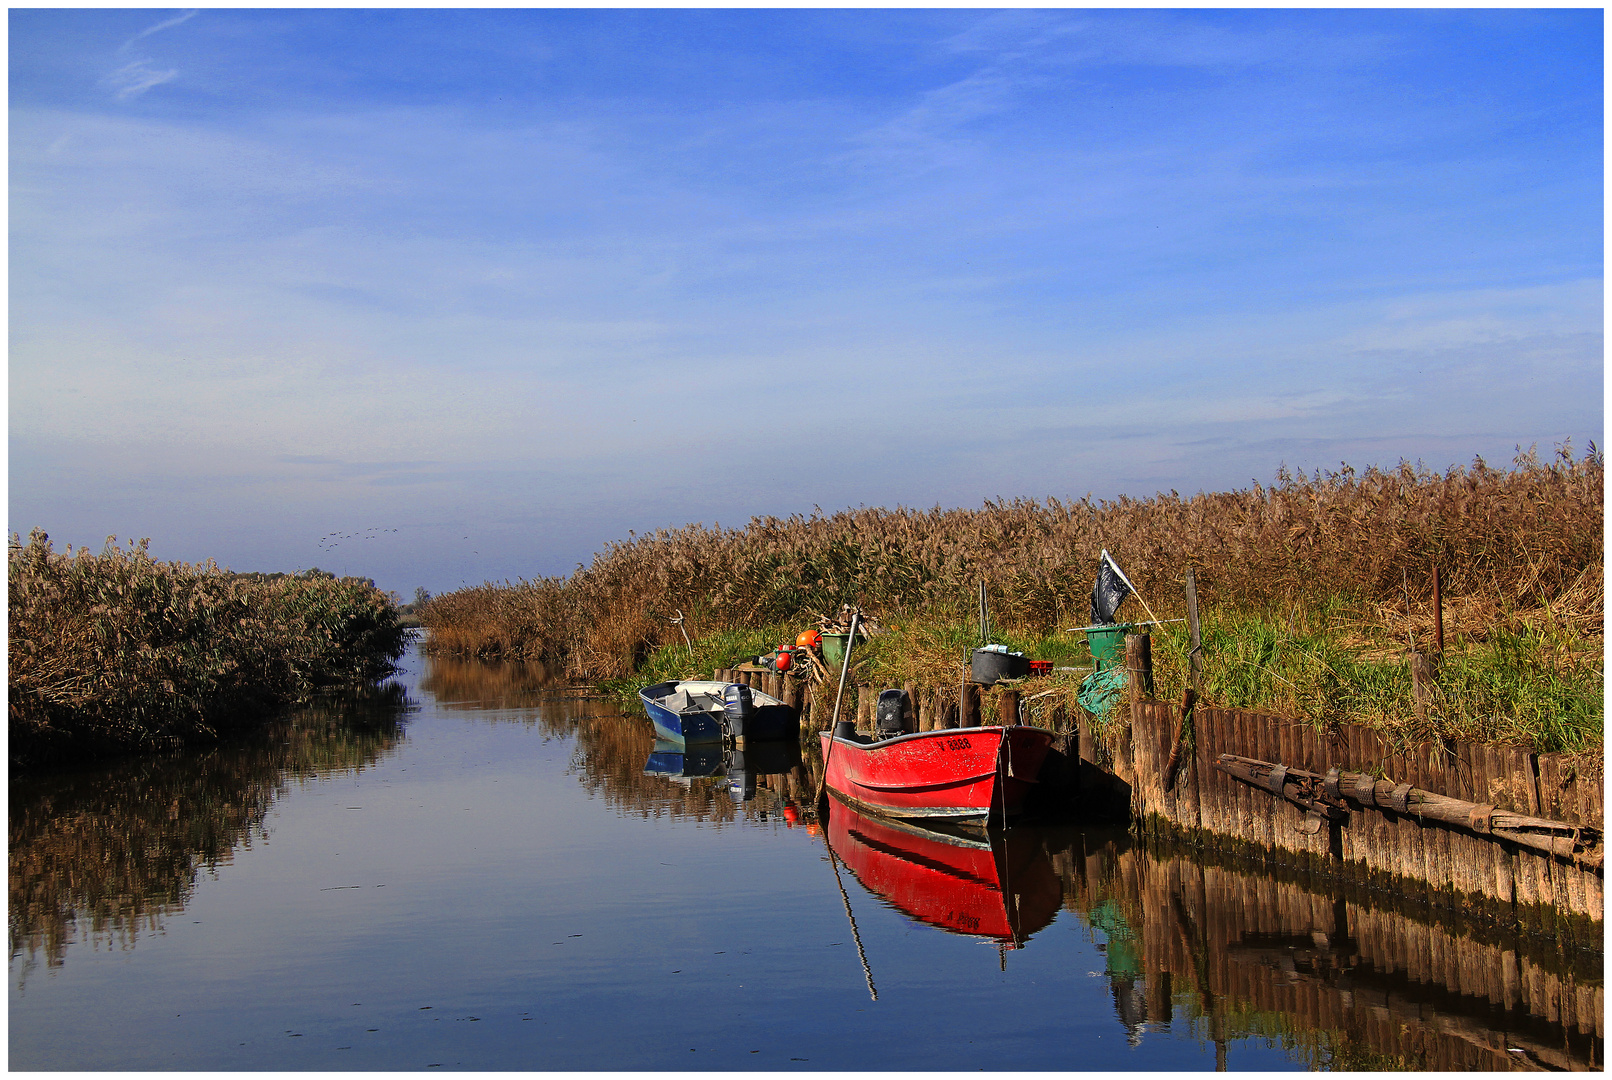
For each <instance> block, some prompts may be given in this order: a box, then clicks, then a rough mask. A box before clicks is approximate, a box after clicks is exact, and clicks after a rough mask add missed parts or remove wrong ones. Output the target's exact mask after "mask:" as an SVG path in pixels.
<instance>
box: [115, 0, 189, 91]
mask: <svg viewBox="0 0 1612 1080" xmlns="http://www.w3.org/2000/svg"><path fill="white" fill-rule="evenodd" d="M197 14H198V9H192V10H190V11H187V12H185V13H183V14H181V15H175V16H174V17H173V18H171V19H164V20H163V21H162V22H159V23H155V24H153V25H151V26H148V27H146V28H145V29H144V30H142V31H140V32H139V33H138V34H136V35H134V36H133V37H131V38H130V39H129V40H127V41H125V42H124V43H123V44H122V45H119V46H118V55H119V56H125V55H127V54H128V52H129V50H130V49H132V48H133V47H134V45H135V42H137V41H140V40H141V39H142V38H148V37H150V36H151V35H152V34H155V33H157V32H158V31H160V30H167V29H169V28H171V27H175V26H178V25H179V24H180V23H183V22H187V21H189V20H190V19H192V18H194V17H195V16H196V15H197ZM154 64H155V61H154V60H152V58H151V57H149V56H140V57H136V58H135V59H133V60H130V61H129V62H128V63H126V64H124V65H123V66H122V67H120V68H118V69H116V70H115V71H112V72H110V73H108V74H107V75H106V76H105V77H104V78H103V79H102V80H101V85H102V86H104V87H106V88H108V89H109V90H111V91H112V96H113V97H115V98H117V99H118V100H119V101H127V100H129V99H130V98H132V97H137V96H139V95H140V94H143V93H145V92H146V91H147V90H150V89H151V88H152V87H153V86H161V85H162V84H163V83H165V82H171V81H173V80H174V79H176V78H178V77H179V69H178V68H168V69H167V70H159V69H158V68H156V67H154V66H153V65H154Z"/></svg>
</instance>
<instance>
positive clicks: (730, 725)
mask: <svg viewBox="0 0 1612 1080" xmlns="http://www.w3.org/2000/svg"><path fill="white" fill-rule="evenodd" d="M638 698H639V700H641V701H642V702H643V703H644V711H645V712H647V713H648V714H649V720H650V723H652V724H654V725H655V737H656V738H657V739H660V740H661V741H662V742H668V743H675V744H677V745H686V744H688V743H702V742H721V741H722V740H723V739H725V738H740V737H742V738H744V739H746V740H747V741H748V740H771V739H795V738H799V736H800V720H799V717H798V716H797V715H796V713H795V710H794V709H793V708H791V707H790V706H788V705H785V704H784V703H783V702H782V701H779V700H778V699H777V698H775V697H773V696H772V695H770V694H764V693H762V692H761V691H760V690H755V689H752V688H751V687H748V686H746V685H744V684H743V683H728V682H714V681H711V680H693V679H684V680H681V681H676V682H663V683H656V684H655V685H654V686H646V687H644V688H643V689H642V690H640V691H638Z"/></svg>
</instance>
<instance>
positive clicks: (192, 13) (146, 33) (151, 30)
mask: <svg viewBox="0 0 1612 1080" xmlns="http://www.w3.org/2000/svg"><path fill="white" fill-rule="evenodd" d="M200 13H201V12H200V9H199V8H192V9H191V10H189V11H187V12H185V13H184V14H183V15H175V16H174V17H173V18H171V19H164V20H163V21H162V22H160V23H155V24H153V25H151V26H148V27H146V28H145V29H144V30H142V31H140V32H139V33H138V34H136V35H134V36H133V37H132V38H130V39H129V40H128V41H125V42H124V43H123V44H122V45H119V46H118V52H128V51H129V48H130V47H131V46H132V45H133V44H134V43H135V42H136V41H139V40H140V39H141V38H145V37H150V36H151V35H152V34H155V33H157V32H158V31H160V30H167V29H168V28H169V27H173V26H178V25H179V24H180V23H182V22H186V21H188V20H190V19H193V18H195V17H196V16H197V15H199V14H200Z"/></svg>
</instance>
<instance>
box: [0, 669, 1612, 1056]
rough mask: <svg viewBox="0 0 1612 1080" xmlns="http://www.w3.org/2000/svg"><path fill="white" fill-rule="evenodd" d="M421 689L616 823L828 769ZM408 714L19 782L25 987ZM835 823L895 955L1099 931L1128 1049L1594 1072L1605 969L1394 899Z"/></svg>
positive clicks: (831, 827)
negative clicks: (513, 729) (962, 943)
mask: <svg viewBox="0 0 1612 1080" xmlns="http://www.w3.org/2000/svg"><path fill="white" fill-rule="evenodd" d="M420 685H421V688H422V689H423V690H425V691H426V692H427V693H428V694H430V695H432V696H434V697H436V698H437V699H438V701H437V707H438V708H440V709H444V710H449V711H453V712H455V713H460V714H462V715H463V718H464V719H465V720H469V721H471V722H472V724H471V726H476V725H479V724H481V723H483V722H485V723H486V724H491V725H501V724H511V723H513V724H523V725H527V726H530V727H533V728H535V729H536V730H537V732H538V733H540V734H541V735H543V736H544V737H555V738H558V737H566V738H571V739H573V740H574V742H573V743H572V746H573V751H572V756H571V760H570V770H571V772H572V774H573V775H574V776H575V777H576V778H577V780H578V781H580V784H581V786H582V787H583V788H584V789H585V790H586V791H587V792H588V793H590V794H591V795H592V796H593V797H595V798H598V799H600V800H602V801H603V802H604V803H605V804H606V805H608V806H609V807H610V808H611V809H613V810H614V811H615V812H616V813H617V814H620V815H623V816H627V817H634V816H636V817H643V818H662V817H664V818H668V819H688V820H693V821H699V822H705V823H707V824H712V823H714V824H718V825H727V824H729V823H736V822H739V821H747V820H748V821H757V820H759V819H761V818H763V817H765V818H767V819H768V820H782V821H783V822H785V823H788V824H794V821H795V818H796V817H798V816H799V810H800V808H803V807H805V806H807V805H808V804H809V802H810V800H811V798H812V796H813V794H814V792H815V790H816V783H817V779H818V776H819V775H820V764H819V762H818V759H817V757H816V756H814V751H815V750H816V747H815V745H814V744H815V740H813V741H812V742H809V743H808V744H807V746H806V747H805V748H804V749H805V756H804V757H802V756H800V753H799V750H800V748H797V747H793V746H791V745H787V744H786V745H785V746H778V745H776V744H770V745H769V744H762V745H758V746H757V747H756V748H755V750H754V751H753V752H752V751H748V750H747V751H746V752H743V753H742V754H739V755H735V754H732V753H731V752H730V753H728V754H721V753H718V754H714V755H713V754H704V755H702V754H696V755H686V754H675V755H674V754H673V752H672V751H671V750H670V749H669V748H667V747H664V746H661V747H657V746H656V745H655V743H654V739H653V735H652V732H651V728H650V725H649V724H648V722H647V721H646V720H644V719H643V718H641V717H631V716H622V715H620V714H619V713H618V712H617V710H616V709H615V708H614V707H613V706H612V705H610V704H609V703H608V702H604V701H601V700H599V699H598V698H597V697H596V696H595V697H593V698H591V699H590V698H588V697H586V696H584V695H583V694H582V693H581V692H580V691H579V690H578V688H575V687H567V686H564V685H561V684H557V683H555V682H554V681H553V680H552V679H550V678H548V673H547V672H545V671H543V670H542V669H541V668H540V667H538V666H536V665H523V664H505V665H488V664H479V663H463V662H454V661H445V660H439V659H433V660H430V661H429V662H428V663H427V665H426V669H425V672H424V675H423V677H422V681H421V684H420ZM407 708H408V702H407V700H406V699H405V697H404V694H403V690H402V689H401V688H399V687H397V686H390V687H385V688H382V689H381V690H379V691H376V692H373V693H371V694H370V695H367V696H363V697H359V698H354V699H349V700H346V701H340V702H338V701H334V700H332V701H327V702H325V703H323V704H322V705H321V707H319V708H317V709H314V710H310V711H308V712H306V713H303V714H301V715H300V716H298V717H296V718H295V719H294V720H293V721H290V722H287V723H286V724H284V725H282V726H280V727H277V728H276V729H275V730H274V731H273V732H272V733H271V737H270V738H267V739H265V740H263V741H262V742H260V743H254V744H253V745H251V746H245V745H241V746H234V747H228V746H226V747H220V748H219V749H217V750H214V751H212V752H210V753H206V754H189V755H184V756H181V757H173V758H167V759H160V760H150V761H141V762H130V763H126V764H125V765H122V766H118V767H116V768H112V769H106V770H102V771H97V772H95V773H93V774H84V775H81V776H66V777H54V778H50V779H46V780H37V781H18V782H16V783H14V784H13V785H12V788H11V817H10V826H9V829H10V833H9V839H10V844H11V862H10V879H9V880H10V901H11V902H10V914H9V918H10V923H9V926H10V935H11V954H12V957H13V960H16V959H17V958H18V957H19V956H26V957H27V958H28V965H26V966H24V967H23V970H22V975H26V973H27V970H28V968H29V967H31V966H32V965H33V964H34V963H35V962H36V960H37V959H40V958H42V959H43V961H44V962H45V963H48V964H51V965H56V964H60V963H61V962H62V959H63V956H64V955H65V953H66V951H67V949H68V946H69V945H70V944H71V943H72V942H74V941H76V940H83V939H91V940H94V941H96V942H98V943H106V944H114V943H115V944H127V943H129V942H131V941H133V940H134V938H135V937H136V936H137V935H138V934H140V933H141V932H144V931H147V930H150V929H158V928H160V927H161V925H162V920H163V919H164V918H165V917H167V916H168V915H170V914H172V913H174V912H177V911H178V910H180V909H181V908H182V907H183V906H184V904H185V903H186V902H187V900H188V898H189V897H190V895H191V893H192V891H193V889H194V888H195V886H196V884H197V882H198V880H199V876H200V875H201V874H202V873H203V872H210V871H216V870H217V869H218V868H220V867H222V866H224V865H226V864H228V863H229V862H230V860H231V858H232V853H233V851H234V849H235V848H236V847H237V846H242V847H250V846H252V844H253V843H254V842H255V841H256V840H258V839H260V838H261V837H262V835H263V823H264V820H265V818H266V816H267V815H268V813H269V812H270V810H271V808H272V806H273V804H274V802H275V800H277V799H278V798H280V797H281V795H282V794H283V793H284V792H285V791H286V790H287V787H288V786H289V785H290V784H291V783H292V782H293V781H295V780H298V779H301V778H311V777H319V776H330V775H334V774H336V773H339V772H344V771H352V770H360V769H364V768H368V767H369V766H370V765H371V764H373V763H376V762H378V761H380V760H382V759H383V758H385V757H386V756H387V755H389V754H391V753H392V752H393V751H394V750H395V749H396V748H397V747H398V745H399V743H400V740H401V731H402V728H401V722H402V717H403V715H404V713H405V711H406V709H407ZM448 726H449V727H450V728H451V727H456V726H457V725H454V724H450V725H448ZM674 758H675V760H674ZM827 826H828V843H829V846H830V849H831V851H832V852H833V857H834V859H836V860H841V861H843V864H844V867H845V868H848V869H849V870H850V872H851V873H850V875H847V876H846V879H845V885H846V886H847V887H849V888H850V889H851V890H852V891H853V892H854V890H855V886H854V885H852V884H851V877H854V878H855V880H856V881H857V882H859V883H860V884H861V886H862V887H863V888H864V889H866V890H867V891H869V892H870V893H872V894H874V895H875V896H878V897H879V898H881V899H882V900H883V901H884V903H886V904H887V905H888V906H889V907H891V908H893V909H895V910H898V911H900V912H901V913H902V914H903V915H905V916H907V917H908V918H909V919H911V920H913V921H915V922H916V923H919V924H921V925H920V927H919V928H917V929H915V930H914V931H913V932H912V935H911V937H910V938H903V940H908V941H910V942H911V943H912V947H914V948H920V949H921V948H923V947H924V945H923V941H924V939H928V940H929V941H930V942H932V943H934V942H942V941H944V940H945V939H944V938H943V937H942V935H943V934H965V935H971V936H974V937H978V938H983V939H985V940H989V941H993V942H995V943H997V944H999V945H1000V946H1002V947H1003V948H1004V950H1006V949H1008V948H1010V947H1020V946H1028V947H1030V948H1033V949H1043V948H1046V947H1047V945H1046V943H1047V941H1048V938H1049V937H1051V936H1053V935H1056V934H1058V933H1070V932H1072V931H1073V932H1076V933H1079V934H1080V935H1082V936H1084V937H1086V938H1087V939H1089V940H1090V941H1091V942H1092V943H1093V944H1094V945H1096V946H1098V948H1099V952H1100V953H1101V955H1102V957H1103V959H1102V962H1101V963H1100V964H1096V965H1094V966H1096V967H1098V968H1099V970H1095V971H1091V972H1089V973H1088V972H1086V971H1084V970H1082V971H1071V972H1067V973H1066V975H1067V977H1068V978H1071V979H1086V978H1098V979H1102V980H1104V982H1105V983H1106V986H1107V988H1108V991H1109V997H1110V998H1111V1001H1112V1008H1113V1016H1114V1018H1115V1019H1116V1020H1117V1022H1118V1023H1119V1024H1120V1025H1121V1026H1122V1027H1123V1028H1124V1030H1125V1032H1126V1036H1127V1038H1128V1039H1129V1040H1130V1041H1131V1042H1132V1044H1133V1045H1142V1046H1147V1045H1150V1041H1151V1040H1157V1039H1159V1037H1160V1035H1159V1033H1160V1032H1162V1031H1163V1030H1164V1029H1169V1032H1170V1035H1169V1037H1170V1038H1171V1039H1178V1038H1179V1037H1180V1036H1181V1035H1182V1033H1183V1032H1185V1033H1188V1034H1190V1035H1192V1036H1194V1037H1196V1038H1198V1039H1200V1040H1202V1041H1203V1042H1204V1043H1205V1044H1211V1043H1212V1044H1213V1045H1214V1046H1216V1047H1217V1049H1218V1050H1219V1051H1220V1053H1219V1054H1217V1057H1218V1059H1219V1060H1220V1062H1221V1063H1222V1064H1224V1062H1225V1056H1226V1055H1225V1049H1226V1048H1227V1047H1228V1046H1232V1045H1234V1044H1236V1043H1238V1042H1239V1041H1240V1040H1248V1039H1255V1040H1260V1041H1265V1042H1269V1043H1273V1044H1276V1045H1280V1046H1284V1047H1287V1048H1288V1052H1289V1054H1290V1055H1291V1056H1292V1057H1293V1058H1294V1059H1296V1060H1298V1061H1301V1062H1307V1063H1308V1064H1310V1065H1311V1066H1313V1067H1326V1068H1352V1069H1368V1068H1370V1069H1375V1068H1398V1067H1409V1068H1427V1069H1441V1070H1442V1069H1451V1070H1454V1069H1482V1070H1499V1069H1537V1068H1551V1069H1584V1068H1597V1067H1599V1064H1600V1062H1601V1060H1602V1055H1603V1052H1604V1041H1603V1035H1602V1029H1601V1025H1602V1012H1603V989H1602V957H1601V955H1600V954H1599V953H1593V954H1591V953H1568V952H1564V951H1562V950H1559V949H1557V948H1556V946H1555V944H1554V943H1553V942H1550V941H1545V940H1540V939H1537V938H1531V937H1527V936H1525V935H1520V934H1515V933H1506V932H1500V931H1497V930H1493V929H1485V928H1483V927H1481V926H1467V925H1463V924H1460V923H1456V922H1454V921H1444V922H1439V921H1437V920H1436V919H1433V918H1432V917H1431V916H1426V915H1417V914H1416V913H1415V912H1407V911H1403V910H1399V909H1398V908H1397V907H1396V905H1395V903H1394V901H1393V898H1392V897H1391V896H1388V895H1384V894H1381V893H1374V892H1371V891H1369V890H1359V889H1357V890H1352V891H1341V892H1340V891H1338V890H1337V889H1336V888H1335V887H1334V886H1332V885H1330V884H1328V883H1325V882H1323V881H1319V880H1312V879H1308V878H1305V877H1304V876H1302V875H1300V874H1297V873H1296V872H1294V873H1287V872H1284V871H1281V870H1279V869H1277V868H1272V867H1268V866H1261V865H1252V864H1238V863H1234V862H1231V861H1227V860H1223V861H1220V862H1205V861H1203V859H1202V857H1201V856H1200V855H1199V854H1197V853H1195V852H1192V851H1177V850H1162V849H1152V850H1150V849H1144V848H1142V847H1139V846H1137V845H1135V844H1133V843H1132V841H1131V839H1130V838H1129V837H1128V836H1127V835H1125V834H1124V833H1123V832H1113V831H1105V830H1099V829H1095V828H1078V827H1073V826H1071V827H1064V828H1056V829H1054V828H1029V827H1023V828H1015V829H1013V830H1010V831H1008V832H1006V833H1005V834H1004V833H1002V832H994V833H990V834H987V835H986V837H985V838H983V839H982V838H981V837H980V836H979V835H973V836H970V835H968V834H961V833H959V834H955V835H954V834H949V833H946V832H944V831H943V830H925V829H917V828H912V827H907V826H900V825H896V824H894V823H891V822H888V821H885V820H881V819H877V818H871V817H868V816H865V815H859V814H857V813H856V812H854V811H852V810H850V809H849V808H846V807H843V806H839V805H835V806H834V807H833V808H832V811H831V813H830V815H829V820H828V822H827ZM813 828H815V826H813ZM820 853H821V852H820V851H819V854H820ZM838 868H839V867H838V864H837V863H836V864H835V865H834V869H836V870H837V869H838ZM828 872H829V870H828V868H825V869H824V871H823V873H824V874H825V875H826V874H827V873H828ZM836 903H837V901H836ZM857 910H858V913H859V914H860V912H861V910H862V909H861V907H860V906H858V908H857ZM1004 956H1005V953H1004ZM1030 958H1031V957H1030V956H1029V955H1027V956H1026V958H1025V959H1026V960H1029V959H1030ZM15 970H16V969H15V968H14V971H15ZM20 978H21V976H19V979H20ZM1049 989H1051V988H1049ZM1038 992H1039V991H1038ZM1051 992H1053V993H1056V992H1057V991H1056V989H1051ZM1148 1060H1149V1061H1151V1060H1153V1059H1148Z"/></svg>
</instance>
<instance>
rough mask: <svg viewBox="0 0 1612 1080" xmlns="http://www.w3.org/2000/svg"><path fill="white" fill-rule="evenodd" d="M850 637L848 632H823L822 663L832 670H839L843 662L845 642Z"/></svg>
mask: <svg viewBox="0 0 1612 1080" xmlns="http://www.w3.org/2000/svg"><path fill="white" fill-rule="evenodd" d="M850 639H851V635H850V634H824V635H823V663H825V664H827V665H828V666H829V667H831V668H833V669H834V670H836V671H837V670H839V667H840V665H841V664H843V663H844V662H845V643H846V642H847V641H849V640H850Z"/></svg>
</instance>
